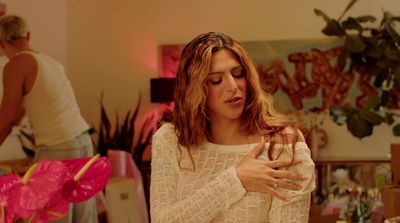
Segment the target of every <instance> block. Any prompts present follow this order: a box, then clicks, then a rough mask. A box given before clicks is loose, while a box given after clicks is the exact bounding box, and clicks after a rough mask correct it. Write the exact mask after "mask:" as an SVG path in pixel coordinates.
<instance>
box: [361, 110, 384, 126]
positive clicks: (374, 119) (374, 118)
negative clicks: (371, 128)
mask: <svg viewBox="0 0 400 223" xmlns="http://www.w3.org/2000/svg"><path fill="white" fill-rule="evenodd" d="M359 113H360V115H361V116H362V117H363V118H364V120H365V121H367V122H368V123H371V124H372V125H379V124H381V123H382V122H384V121H385V118H384V117H382V116H380V115H378V114H376V113H375V112H372V111H369V110H365V109H361V110H360V111H359Z"/></svg>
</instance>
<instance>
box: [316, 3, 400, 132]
mask: <svg viewBox="0 0 400 223" xmlns="http://www.w3.org/2000/svg"><path fill="white" fill-rule="evenodd" d="M356 2H357V0H351V1H350V2H349V4H348V5H347V7H346V8H345V10H344V11H343V13H342V14H341V15H340V17H339V18H338V19H332V18H330V17H329V16H327V15H326V14H325V13H324V12H322V11H321V10H318V9H314V12H315V14H316V15H317V16H320V17H322V18H323V19H324V21H325V22H326V26H325V27H324V28H323V30H322V32H323V33H324V34H325V35H327V36H336V37H338V38H343V39H344V46H343V49H342V52H341V53H340V55H339V57H338V60H337V63H338V65H339V66H340V67H341V69H342V70H343V72H346V69H349V70H353V69H355V68H358V69H360V68H363V69H366V71H367V72H366V73H365V75H372V76H373V78H371V83H370V84H371V85H372V86H374V87H375V88H376V90H377V92H378V93H377V95H376V96H375V97H372V98H371V99H370V100H368V101H366V102H364V105H363V106H362V108H351V109H349V108H346V109H344V108H343V109H339V108H337V107H335V108H331V112H330V113H331V117H332V118H333V120H334V121H335V122H336V123H338V124H343V120H346V121H345V122H346V124H347V129H348V130H349V131H350V132H351V133H352V134H353V135H354V136H356V137H358V138H363V137H365V136H369V135H371V134H372V130H373V127H374V126H375V125H379V124H381V123H382V122H385V123H388V124H389V125H391V124H392V123H393V122H394V119H393V115H394V114H393V113H391V112H389V111H390V110H391V109H397V108H398V104H396V103H398V102H396V101H395V100H393V99H392V98H391V95H400V35H399V34H398V33H397V32H396V30H395V29H394V25H395V24H396V23H397V22H399V21H400V17H399V16H394V15H392V14H391V13H389V12H384V13H383V18H382V21H381V22H380V23H379V24H378V25H375V26H372V27H371V25H372V23H374V22H376V18H375V17H373V16H371V15H365V16H360V17H348V18H347V19H345V20H342V18H343V16H344V15H345V14H346V12H347V11H348V10H349V9H351V7H352V6H353V5H354V4H355V3H356ZM394 98H396V97H394ZM344 111H346V112H344ZM399 128H400V127H399ZM393 132H394V133H395V135H396V133H399V135H400V131H397V130H396V131H395V129H393Z"/></svg>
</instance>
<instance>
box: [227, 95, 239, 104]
mask: <svg viewBox="0 0 400 223" xmlns="http://www.w3.org/2000/svg"><path fill="white" fill-rule="evenodd" d="M242 101H243V99H242V98H241V97H234V98H232V99H229V100H226V101H225V103H227V104H228V105H240V104H241V103H242Z"/></svg>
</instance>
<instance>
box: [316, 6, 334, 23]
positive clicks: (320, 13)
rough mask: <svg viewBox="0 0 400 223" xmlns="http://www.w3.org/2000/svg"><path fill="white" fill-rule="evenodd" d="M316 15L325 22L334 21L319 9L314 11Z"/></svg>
mask: <svg viewBox="0 0 400 223" xmlns="http://www.w3.org/2000/svg"><path fill="white" fill-rule="evenodd" d="M314 13H315V15H317V16H321V17H322V18H323V19H324V20H325V22H330V21H332V19H331V18H329V16H327V15H326V14H325V13H324V12H323V11H321V10H319V9H314Z"/></svg>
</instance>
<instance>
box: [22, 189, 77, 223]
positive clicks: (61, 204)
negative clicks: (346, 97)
mask: <svg viewBox="0 0 400 223" xmlns="http://www.w3.org/2000/svg"><path fill="white" fill-rule="evenodd" d="M60 192H61V190H60V191H59V192H58V193H56V194H55V195H54V196H53V197H52V198H51V199H50V200H49V202H48V203H47V204H46V206H45V207H44V208H42V209H40V210H38V211H36V212H34V213H33V214H32V216H31V217H30V220H29V223H47V222H49V221H53V220H56V219H59V218H62V217H64V216H65V215H66V214H67V213H68V211H69V205H70V202H69V201H67V200H65V199H64V197H63V196H62V194H61V193H60Z"/></svg>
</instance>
